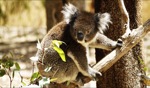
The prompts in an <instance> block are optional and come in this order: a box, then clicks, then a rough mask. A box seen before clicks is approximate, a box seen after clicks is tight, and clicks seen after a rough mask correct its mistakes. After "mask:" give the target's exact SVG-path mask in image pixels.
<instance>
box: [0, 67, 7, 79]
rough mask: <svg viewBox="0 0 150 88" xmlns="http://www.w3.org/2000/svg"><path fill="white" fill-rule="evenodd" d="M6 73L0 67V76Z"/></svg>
mask: <svg viewBox="0 0 150 88" xmlns="http://www.w3.org/2000/svg"><path fill="white" fill-rule="evenodd" d="M5 74H6V71H5V70H4V69H0V77H2V76H4V75H5Z"/></svg>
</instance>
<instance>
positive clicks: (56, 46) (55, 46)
mask: <svg viewBox="0 0 150 88" xmlns="http://www.w3.org/2000/svg"><path fill="white" fill-rule="evenodd" d="M62 43H64V42H63V41H59V40H53V41H52V44H53V49H54V50H55V51H56V52H57V53H58V54H59V56H60V57H61V59H62V61H64V62H66V57H65V53H64V51H63V50H62V49H61V48H60V45H61V44H62ZM64 44H65V43H64Z"/></svg>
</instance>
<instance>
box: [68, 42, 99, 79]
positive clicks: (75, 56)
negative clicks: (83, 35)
mask: <svg viewBox="0 0 150 88" xmlns="http://www.w3.org/2000/svg"><path fill="white" fill-rule="evenodd" d="M67 55H68V56H69V57H70V58H71V59H72V60H73V61H74V63H75V64H76V66H77V68H78V70H79V71H80V72H81V73H82V74H83V75H84V76H88V77H90V78H93V79H94V78H95V77H96V74H99V75H101V73H100V72H99V71H97V70H94V69H93V68H91V67H90V66H89V65H88V61H87V60H88V58H89V47H87V48H86V47H84V46H82V45H81V44H78V43H76V44H74V45H72V46H70V50H68V52H67Z"/></svg>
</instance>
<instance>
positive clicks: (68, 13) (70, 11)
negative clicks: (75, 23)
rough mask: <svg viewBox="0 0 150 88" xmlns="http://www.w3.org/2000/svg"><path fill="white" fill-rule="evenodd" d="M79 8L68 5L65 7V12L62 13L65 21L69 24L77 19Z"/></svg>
mask: <svg viewBox="0 0 150 88" xmlns="http://www.w3.org/2000/svg"><path fill="white" fill-rule="evenodd" d="M77 11H78V10H77V8H76V7H75V6H74V5H72V4H70V3H68V4H66V5H65V6H63V10H62V11H61V12H62V13H63V15H64V19H65V21H66V23H67V24H69V22H71V21H72V19H75V18H76V17H77Z"/></svg>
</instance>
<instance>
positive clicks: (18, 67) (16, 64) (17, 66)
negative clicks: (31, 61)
mask: <svg viewBox="0 0 150 88" xmlns="http://www.w3.org/2000/svg"><path fill="white" fill-rule="evenodd" d="M15 67H16V69H15V70H17V71H19V70H20V65H19V64H18V63H17V62H15Z"/></svg>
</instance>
